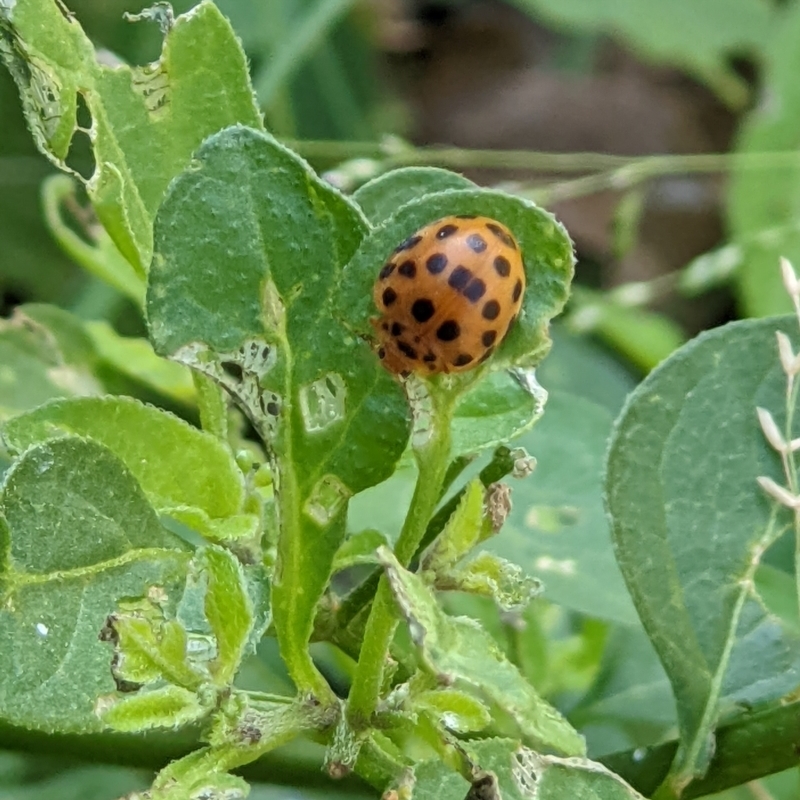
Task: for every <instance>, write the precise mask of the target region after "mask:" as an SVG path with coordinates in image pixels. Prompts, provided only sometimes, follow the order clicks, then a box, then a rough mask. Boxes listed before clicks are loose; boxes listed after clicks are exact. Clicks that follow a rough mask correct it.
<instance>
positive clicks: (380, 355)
mask: <svg viewBox="0 0 800 800" xmlns="http://www.w3.org/2000/svg"><path fill="white" fill-rule="evenodd" d="M378 358H380V359H381V361H383V359H384V358H386V350H385V349H384V348H383V347H381V348H380V349H379V350H378Z"/></svg>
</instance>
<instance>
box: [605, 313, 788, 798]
mask: <svg viewBox="0 0 800 800" xmlns="http://www.w3.org/2000/svg"><path fill="white" fill-rule="evenodd" d="M776 330H782V331H784V332H785V333H786V334H787V335H789V336H790V337H792V338H794V339H795V340H796V339H797V320H796V319H794V318H793V317H782V318H772V319H767V320H757V321H755V320H746V321H744V322H738V323H733V324H730V325H727V326H725V327H723V328H717V329H715V330H713V331H710V332H709V333H706V334H703V335H701V336H699V337H697V339H695V340H693V341H691V342H689V343H688V344H687V345H685V346H684V347H683V348H681V349H680V350H679V351H678V352H677V353H675V355H674V356H672V357H671V358H669V359H668V360H667V361H666V362H664V363H663V364H662V365H661V366H660V367H658V368H657V369H656V370H655V371H654V372H653V373H651V374H650V375H649V376H648V378H647V379H646V380H645V381H644V382H643V383H642V384H641V385H640V386H639V387H638V388H637V389H636V390H635V391H634V392H633V394H632V395H631V396H630V398H629V401H628V403H627V405H626V407H625V409H624V410H623V412H622V415H621V416H620V418H619V420H618V422H617V426H616V429H615V431H614V433H613V437H612V441H611V446H610V450H609V454H608V464H607V472H606V487H607V493H608V494H607V497H608V501H607V502H608V510H609V512H610V514H611V520H612V528H613V536H614V541H615V546H616V554H617V560H618V562H619V565H620V567H621V569H622V573H623V575H624V576H625V581H626V582H627V584H628V588H629V590H630V592H631V595H632V596H633V600H634V604H635V605H636V609H637V611H638V613H639V616H640V618H641V620H642V622H643V624H644V627H645V629H646V630H647V633H648V635H649V636H650V638H651V640H652V642H653V644H654V646H655V648H656V650H657V651H658V654H659V656H660V658H661V660H662V662H663V664H664V667H665V669H666V671H667V675H668V676H669V679H670V681H671V683H672V687H673V690H674V692H675V697H676V699H677V704H678V721H679V725H680V728H681V734H682V742H683V745H682V747H681V749H680V751H679V754H678V757H677V760H676V763H675V765H674V766H673V778H672V780H673V781H674V785H675V787H676V788H679V787H680V786H681V785H684V784H685V783H686V782H687V781H689V780H691V779H692V777H693V776H695V775H699V774H703V772H704V771H705V769H706V767H707V765H708V762H709V759H710V757H711V753H712V752H713V739H712V730H713V726H714V724H715V722H716V720H717V719H718V717H719V714H720V713H721V712H722V711H723V710H724V709H725V708H727V707H729V706H730V704H732V703H742V704H745V705H756V704H759V703H766V702H769V701H774V700H776V699H778V698H779V697H781V696H782V695H784V694H785V693H786V692H788V691H790V690H792V689H794V688H795V687H796V686H797V681H798V674H800V639H799V638H798V636H797V633H796V632H794V631H793V630H791V629H790V628H788V627H787V626H785V625H784V624H783V623H782V622H781V620H779V619H778V618H777V617H775V616H773V615H772V614H770V613H769V612H768V610H767V609H766V608H765V606H764V604H763V601H762V600H761V598H760V597H759V596H758V593H757V591H756V586H755V583H754V580H753V578H754V574H755V571H756V568H757V566H758V563H759V560H760V557H761V555H762V554H763V552H764V550H765V549H766V548H767V547H768V546H769V544H771V543H772V542H773V541H775V540H776V539H777V537H778V536H779V535H780V533H781V531H782V530H783V529H784V528H785V527H786V526H787V525H788V524H789V522H790V520H789V519H788V512H787V511H786V510H785V509H784V510H782V511H781V510H780V509H778V508H773V507H772V503H771V502H770V501H769V498H768V497H767V495H766V494H765V493H764V492H763V491H762V489H761V488H760V487H759V485H758V483H757V482H756V478H757V477H759V476H768V477H770V478H772V479H773V480H775V481H776V482H778V483H780V484H783V482H784V478H783V477H782V468H781V465H780V459H779V458H778V456H777V455H776V453H775V452H774V451H773V450H772V449H771V448H770V446H769V445H768V444H767V442H766V441H765V438H764V435H763V433H762V432H761V428H760V427H759V423H758V420H757V417H756V407H757V406H761V407H763V408H766V409H769V410H770V412H771V413H772V414H773V415H774V417H775V419H776V420H777V421H778V425H779V427H782V426H784V424H785V423H784V419H785V414H784V410H785V406H786V376H785V375H784V373H783V371H782V369H781V366H780V363H779V361H778V349H777V344H776V341H775V332H776ZM795 346H796V345H795Z"/></svg>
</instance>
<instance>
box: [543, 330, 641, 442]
mask: <svg viewBox="0 0 800 800" xmlns="http://www.w3.org/2000/svg"><path fill="white" fill-rule="evenodd" d="M536 375H537V377H538V378H539V381H540V383H541V384H542V386H544V387H545V389H547V390H548V392H550V393H551V394H553V395H555V394H557V393H561V394H563V393H568V394H572V395H577V396H578V397H583V398H585V399H586V400H591V401H592V402H593V403H595V404H596V405H599V406H602V407H603V408H606V409H608V410H609V411H610V412H611V413H612V414H613V415H614V416H616V414H617V413H618V411H619V410H620V409H621V408H622V404H623V403H624V402H625V398H626V396H627V395H628V392H630V391H631V390H632V389H633V388H634V387H635V386H636V381H635V380H634V379H633V376H632V375H631V373H630V371H629V370H627V369H626V368H625V367H624V366H622V364H621V363H620V362H619V361H618V360H617V359H615V358H613V357H612V356H610V355H609V353H608V351H607V350H605V349H603V348H601V347H598V346H597V345H596V344H595V343H594V342H592V341H591V340H590V339H589V338H587V337H586V336H576V335H575V334H572V333H569V332H568V331H567V330H566V329H565V326H564V324H563V323H560V322H556V323H555V324H554V325H553V350H552V352H551V353H550V354H549V356H548V357H547V358H546V359H545V360H544V361H543V362H542V364H541V366H540V367H538V368H537V370H536ZM553 404H554V401H553V400H551V401H550V405H549V406H548V407H547V411H548V415H550V416H552V415H553V414H554V413H555V412H554V411H553ZM542 424H546V423H544V422H543V423H542ZM541 427H542V426H541V425H540V426H539V429H541Z"/></svg>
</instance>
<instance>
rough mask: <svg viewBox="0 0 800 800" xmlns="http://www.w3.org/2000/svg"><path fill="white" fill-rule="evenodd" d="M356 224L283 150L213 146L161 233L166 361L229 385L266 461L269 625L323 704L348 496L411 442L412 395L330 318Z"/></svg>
mask: <svg viewBox="0 0 800 800" xmlns="http://www.w3.org/2000/svg"><path fill="white" fill-rule="evenodd" d="M365 230H366V222H365V221H364V219H363V218H362V216H361V214H360V212H359V211H358V210H357V209H356V208H355V206H353V205H351V204H350V203H349V202H348V201H347V200H346V199H345V198H344V197H343V196H342V195H341V194H339V193H338V192H337V191H336V190H334V189H333V188H331V187H330V186H327V185H326V184H324V183H323V182H322V181H320V180H319V179H318V178H317V177H316V176H315V175H314V174H313V173H312V172H311V170H310V169H309V168H308V166H307V165H306V164H305V163H304V162H302V161H301V160H300V159H299V158H297V157H296V156H295V155H294V154H293V153H291V152H290V151H288V150H287V149H286V148H284V147H282V146H281V145H279V144H277V143H276V142H275V141H274V140H273V139H272V138H270V137H269V136H267V135H265V134H262V133H259V132H258V131H254V130H249V129H246V128H241V127H236V128H231V129H229V130H226V131H223V132H222V133H220V134H218V135H216V136H214V137H211V138H210V139H209V140H208V141H206V143H205V144H204V145H203V147H202V148H201V149H200V150H199V151H198V153H197V155H196V158H195V162H194V167H193V169H192V170H191V171H189V172H187V173H184V174H183V175H182V176H180V177H179V178H178V179H177V180H176V181H175V182H174V183H173V185H172V187H171V189H170V192H169V194H168V196H167V198H166V200H165V202H164V205H163V206H162V208H161V210H160V212H159V215H158V219H157V224H156V256H155V259H154V262H153V267H152V269H151V274H150V285H149V288H148V318H149V323H150V330H151V335H152V338H153V341H154V344H155V347H156V351H157V352H159V353H162V354H164V355H168V356H170V357H171V358H174V359H176V360H178V361H182V362H184V363H188V364H190V365H191V366H193V367H194V368H196V369H198V370H200V371H202V372H204V373H205V374H207V375H209V376H210V377H212V378H213V379H214V380H216V381H217V382H218V383H220V384H221V385H222V386H224V387H225V388H226V389H227V390H228V391H229V392H230V393H231V394H232V395H233V397H234V398H235V399H236V400H237V402H238V403H239V404H240V405H241V406H242V408H243V410H244V411H245V412H246V413H247V415H248V416H249V418H250V420H251V421H252V422H253V424H254V426H255V427H256V430H258V431H259V433H260V435H261V436H262V438H263V439H264V441H265V443H266V445H267V446H268V448H269V449H270V451H271V454H272V457H273V460H274V461H275V462H276V463H275V469H276V470H277V472H278V474H279V485H280V492H279V493H278V502H279V504H280V514H279V518H280V524H281V531H280V538H279V545H278V558H279V562H278V569H277V573H276V579H275V582H274V584H273V590H272V591H273V614H274V620H275V626H276V629H277V632H278V637H279V640H280V642H281V648H282V653H283V656H284V659H285V660H286V661H287V664H288V665H289V668H290V671H292V674H293V677H294V678H295V680H296V681H297V682H298V683H299V684H301V685H302V686H304V687H305V688H309V686H311V685H314V686H315V687H316V689H317V690H319V691H326V688H325V687H326V686H327V684H324V683H323V682H321V681H320V679H319V678H318V676H317V673H316V670H315V669H314V668H313V666H312V665H311V662H310V659H309V656H308V653H307V643H308V639H309V637H310V635H311V630H312V625H313V618H314V613H315V607H316V603H317V601H318V599H319V597H320V596H321V594H322V592H323V590H324V588H325V586H326V584H327V582H328V579H329V577H330V574H331V569H332V564H333V558H334V555H335V553H336V550H337V549H338V547H339V545H340V544H341V541H342V539H343V537H344V532H345V530H344V512H345V511H346V507H347V501H348V499H349V497H350V496H352V495H353V494H354V493H356V492H359V491H361V490H363V489H365V488H366V487H368V486H371V485H373V484H375V483H378V482H380V481H382V480H384V479H385V478H387V477H388V476H389V475H390V474H391V473H392V471H393V469H394V464H395V462H396V460H397V459H398V458H399V456H400V454H401V453H402V451H403V449H404V447H405V444H406V441H407V438H408V430H409V420H408V409H407V405H406V401H405V398H404V396H403V393H402V390H401V388H400V386H399V385H398V383H397V382H396V381H394V380H393V379H392V378H391V376H389V375H388V374H387V373H386V372H385V371H384V370H383V369H382V368H381V367H380V365H379V362H378V360H377V358H375V356H374V355H373V354H372V353H371V352H370V350H369V348H368V347H367V346H366V345H365V344H364V343H363V342H361V341H360V340H358V339H356V338H355V337H353V336H352V335H350V334H349V333H348V332H347V331H346V330H345V329H344V328H343V327H342V326H341V325H340V324H339V323H338V322H337V321H336V320H335V319H334V318H333V317H332V315H331V313H330V308H329V306H328V303H329V300H330V297H331V295H332V293H333V292H334V291H335V289H336V286H337V284H338V283H339V281H340V280H341V277H340V276H341V270H342V267H343V265H344V263H345V262H346V261H347V260H348V259H349V258H350V256H351V255H352V253H353V252H354V250H355V248H356V247H357V246H358V244H359V242H360V240H361V237H362V236H363V234H364V232H365Z"/></svg>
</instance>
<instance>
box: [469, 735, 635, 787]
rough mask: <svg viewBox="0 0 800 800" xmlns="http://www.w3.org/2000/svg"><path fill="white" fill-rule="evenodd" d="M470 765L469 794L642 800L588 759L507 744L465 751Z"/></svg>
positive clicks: (478, 744) (488, 743)
mask: <svg viewBox="0 0 800 800" xmlns="http://www.w3.org/2000/svg"><path fill="white" fill-rule="evenodd" d="M467 752H468V753H469V755H470V758H471V760H472V762H473V764H474V767H473V769H474V774H475V779H474V781H473V791H475V789H476V788H477V787H478V786H480V788H481V790H482V793H481V794H480V797H484V798H496V800H500V798H504V800H530V798H532V797H535V798H537V800H564V799H565V798H575V800H644V798H643V797H642V795H640V794H639V792H637V791H635V790H634V789H632V788H631V787H630V786H628V784H627V783H625V781H623V780H622V778H619V777H618V776H616V775H615V774H614V773H613V772H611V771H610V770H609V769H607V768H606V767H604V766H603V765H602V764H598V763H597V762H596V761H590V760H589V759H588V758H559V757H558V756H552V755H544V754H542V753H536V752H534V751H533V750H530V749H529V748H527V747H521V746H520V745H519V743H518V742H514V741H512V740H508V739H486V740H484V741H481V742H475V743H474V744H471V745H468V747H467Z"/></svg>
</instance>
